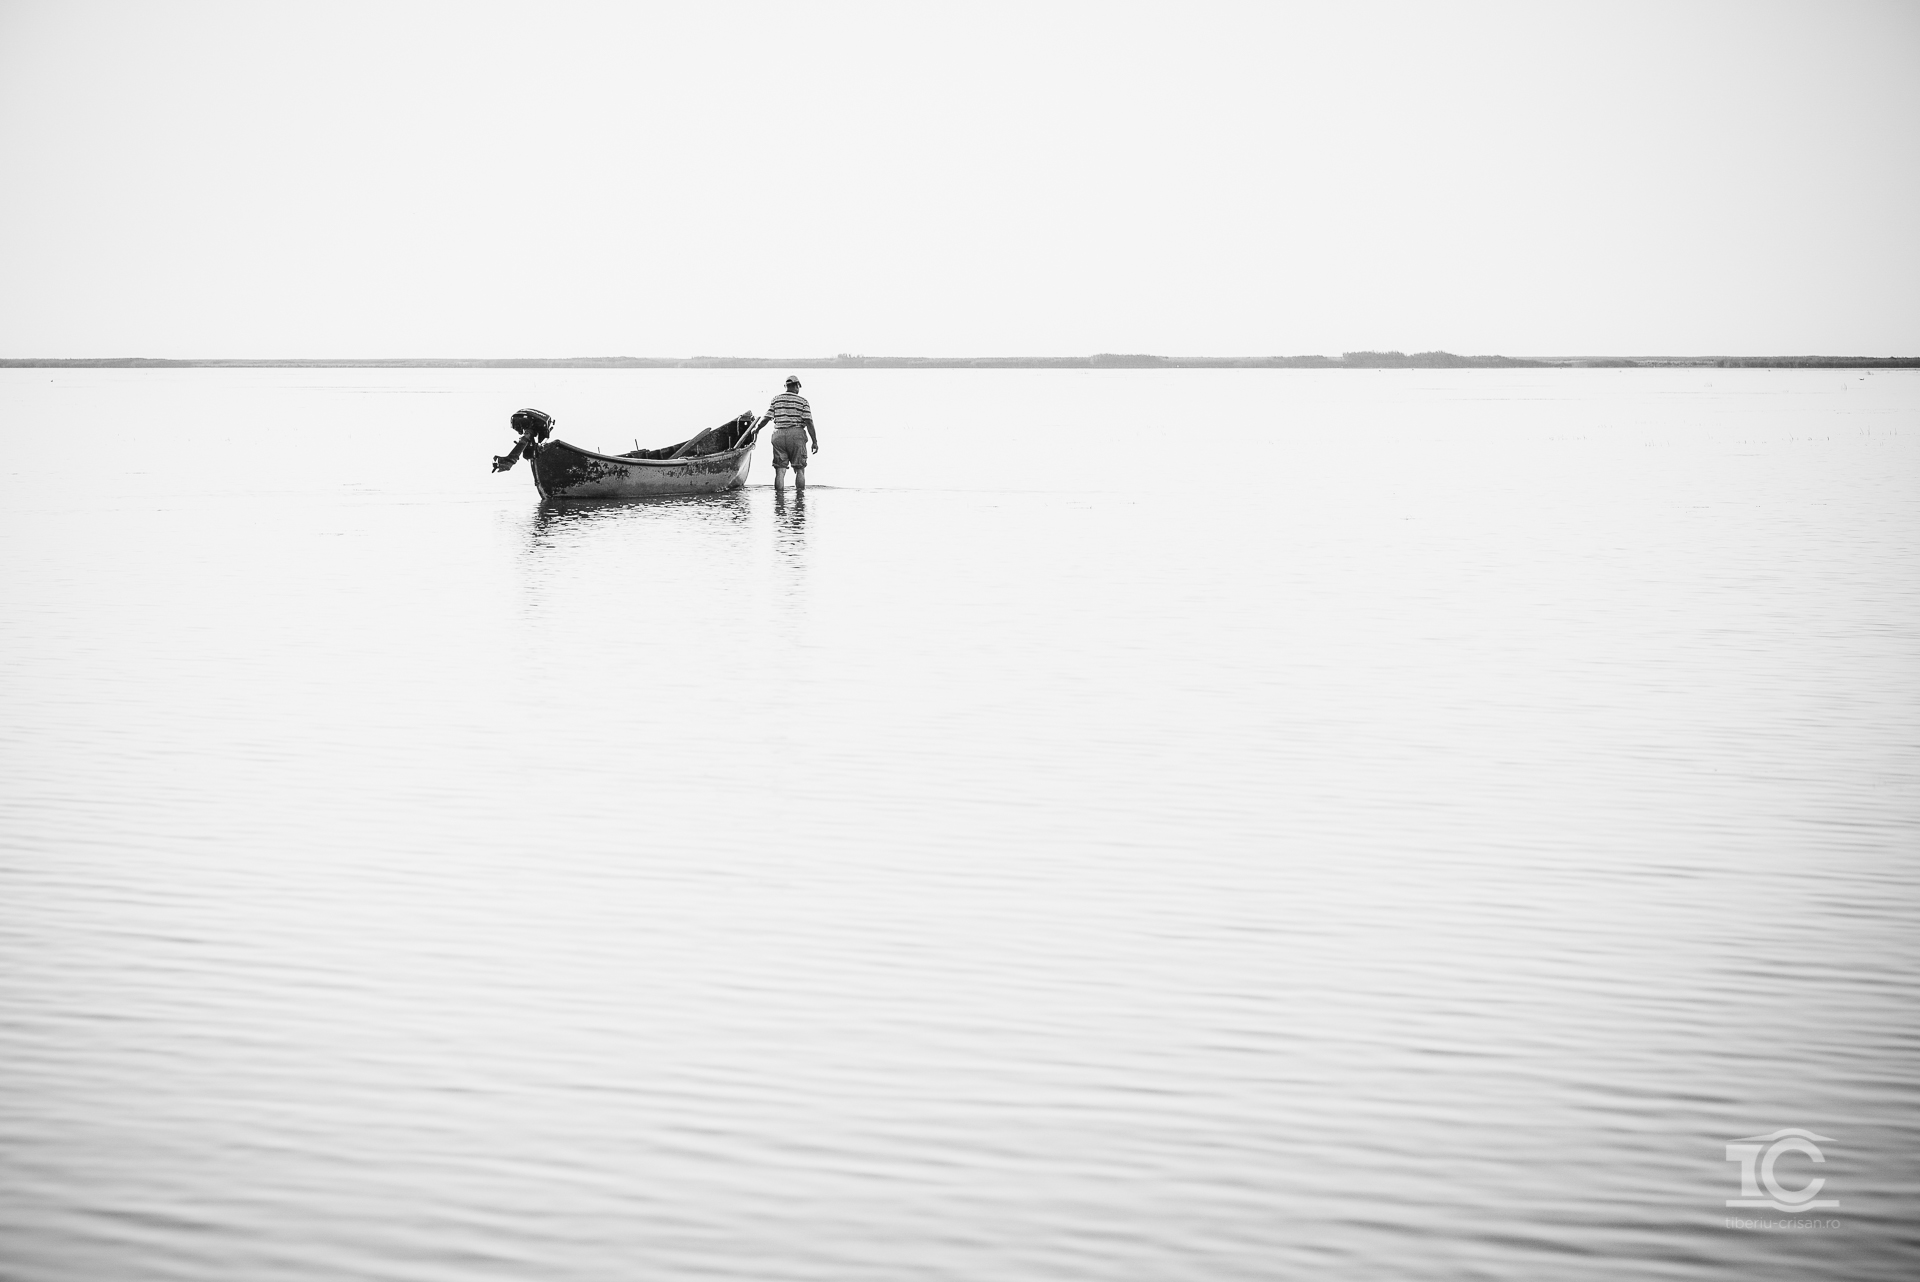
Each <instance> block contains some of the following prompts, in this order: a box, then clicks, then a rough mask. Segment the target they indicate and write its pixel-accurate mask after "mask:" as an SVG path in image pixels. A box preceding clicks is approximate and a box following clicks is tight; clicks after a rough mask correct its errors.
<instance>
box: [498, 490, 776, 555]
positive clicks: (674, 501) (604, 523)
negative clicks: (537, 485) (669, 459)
mask: <svg viewBox="0 0 1920 1282" xmlns="http://www.w3.org/2000/svg"><path fill="white" fill-rule="evenodd" d="M750 519H751V509H750V506H749V503H748V499H747V492H746V491H745V490H729V491H728V492H727V493H725V494H688V495H680V496H675V497H666V498H643V499H541V500H540V501H539V502H538V503H536V504H535V505H534V506H533V508H532V509H531V510H530V511H529V513H528V518H527V527H526V550H527V552H528V553H529V554H530V555H534V556H539V555H542V554H544V553H546V552H549V551H551V550H553V549H555V548H558V547H560V546H562V545H564V544H566V543H569V542H571V541H573V540H574V539H576V538H579V537H582V536H585V535H587V534H590V533H593V532H594V531H596V530H604V529H607V528H609V527H616V526H617V527H620V528H622V530H623V531H625V530H628V529H630V527H631V526H632V524H633V523H635V522H644V523H656V522H668V523H671V524H673V525H675V526H678V527H681V528H685V527H686V526H688V525H708V526H716V527H723V528H736V527H738V528H744V527H745V526H746V524H747V522H748V521H749V520H750Z"/></svg>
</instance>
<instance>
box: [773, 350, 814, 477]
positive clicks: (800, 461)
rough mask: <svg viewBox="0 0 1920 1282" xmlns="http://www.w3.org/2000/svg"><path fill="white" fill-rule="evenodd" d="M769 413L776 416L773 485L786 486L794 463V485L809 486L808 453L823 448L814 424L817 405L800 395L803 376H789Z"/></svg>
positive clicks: (774, 424)
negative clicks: (789, 469) (811, 403)
mask: <svg viewBox="0 0 1920 1282" xmlns="http://www.w3.org/2000/svg"><path fill="white" fill-rule="evenodd" d="M767 415H768V417H770V418H771V419H773V488H774V489H776V490H778V489H782V488H784V487H785V486H786V484H787V469H788V468H789V467H791V468H792V469H793V487H794V489H796V490H804V489H806V488H807V455H808V454H818V453H819V452H820V433H819V432H817V431H815V430H814V427H813V407H812V406H811V405H808V404H807V398H806V397H804V396H802V395H800V380H799V379H797V378H794V377H792V376H791V375H789V376H788V378H787V390H786V391H784V392H782V393H780V395H778V396H776V397H774V398H773V404H771V405H769V406H768V407H767ZM809 443H810V444H811V445H812V449H808V445H809Z"/></svg>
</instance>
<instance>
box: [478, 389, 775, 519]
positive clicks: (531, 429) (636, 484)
mask: <svg viewBox="0 0 1920 1282" xmlns="http://www.w3.org/2000/svg"><path fill="white" fill-rule="evenodd" d="M765 425H766V420H765V419H764V418H762V419H760V420H758V421H757V422H756V421H755V419H754V416H753V415H752V414H751V413H746V414H742V415H740V416H739V417H738V418H732V419H728V420H727V421H726V422H725V423H722V424H721V425H720V426H719V427H714V428H709V429H707V430H706V431H704V432H701V433H700V434H699V435H697V436H694V437H691V438H689V439H688V440H684V441H681V442H680V443H679V444H677V445H666V446H662V447H661V448H659V449H657V450H634V451H633V452H632V453H629V454H600V453H596V452H595V451H593V450H583V449H581V448H580V447H579V446H578V445H569V444H568V443H567V442H565V441H561V440H548V439H547V438H548V437H549V436H550V435H551V434H552V432H553V426H554V422H553V418H552V416H550V415H548V414H545V413H543V412H541V411H540V410H521V411H519V412H518V413H516V414H515V415H514V416H513V427H514V430H515V431H517V432H519V434H520V439H519V440H518V441H516V442H515V443H514V447H513V449H512V450H511V451H510V452H508V453H506V454H503V455H500V456H498V457H496V458H495V459H494V460H493V470H494V471H496V472H504V471H506V470H507V469H508V468H510V467H512V466H513V465H514V464H515V463H516V462H518V461H519V460H520V458H521V457H522V456H524V457H525V458H526V459H527V461H528V463H530V464H531V465H532V468H533V483H534V485H535V486H536V487H538V488H539V490H540V495H541V497H542V498H549V499H644V498H656V497H665V496H667V495H676V494H719V493H721V492H723V491H726V490H737V489H739V488H740V487H741V486H743V485H745V484H746V483H747V469H748V468H749V467H750V466H751V465H752V463H753V447H754V445H755V443H756V442H758V440H759V439H760V429H761V428H762V427H764V426H765Z"/></svg>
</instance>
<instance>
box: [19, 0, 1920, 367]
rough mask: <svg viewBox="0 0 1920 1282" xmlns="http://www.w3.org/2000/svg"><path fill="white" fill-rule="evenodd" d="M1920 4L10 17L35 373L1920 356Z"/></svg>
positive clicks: (180, 9) (481, 10)
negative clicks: (533, 359) (542, 361)
mask: <svg viewBox="0 0 1920 1282" xmlns="http://www.w3.org/2000/svg"><path fill="white" fill-rule="evenodd" d="M1917 138H1920V3H1914V2H1913V0H1891V2H1887V3H1845V2H1843V0H1811V2H1808V3H1800V4H1779V3H1766V2H1764V0H1741V2H1738V3H1704V2H1703V3H1685V2H1684V0H1682V2H1677V3H1676V2H1672V0H1669V2H1667V3H1658V4H1648V5H1636V4H1628V3H1620V0H1609V2H1608V3H1603V4H1577V3H1567V4H1556V3H1544V2H1536V3H1527V4H1514V5H1499V4H1454V5H1449V4H1444V3H1418V4H1406V5H1399V4H1372V5H1362V4H1331V3H1328V4H1282V3H1270V4H1236V3H1217V4H1215V3H1197V2H1195V0H1182V2H1180V3H1170V4H1124V3H1114V2H1112V0H1107V2H1105V3H1097V4H1075V3H1045V2H1044V0H1020V2H1019V3H1013V4H1006V5H999V4H990V3H980V2H979V0H969V2H968V3H965V4H953V5H945V6H941V5H930V4H913V3H887V4H872V5H867V4H855V3H832V4H814V5H810V4H804V3H791V2H788V3H777V4H727V3H691V2H689V3H681V4H675V5H671V6H666V5H659V6H654V5H646V4H606V5H568V4H560V3H552V2H551V0H546V2H542V3H538V4H527V5H495V4H486V3H477V2H475V0H462V2H461V3H451V4H445V5H439V4H407V3H398V2H396V0H382V2H381V3H377V4H369V5H358V4H351V3H340V2H338V0H328V2H326V3H311V4H304V5H302V4H288V3H262V2H260V0H247V2H245V3H234V4H220V3H204V4H203V3H166V4H161V3H87V2H86V0H0V173H4V175H5V187H6V198H5V199H4V201H0V355H5V356H78V355H151V356H251V357H269V356H333V357H343V356H416V355H418V356H432V355H448V356H451V355H461V356H508V355H524V356H567V355H621V354H624V355H662V356H672V355H683V356H684V355H696V354H715V355H719V354H739V355H768V356H799V355H816V354H819V355H831V354H833V353H836V352H858V353H864V354H870V355H875V354H1070V353H1090V352H1098V351H1113V352H1158V353H1168V354H1183V353H1184V354H1202V353H1220V354H1268V353H1278V354H1296V353H1315V352H1323V353H1338V352H1340V351H1344V350H1350V349H1355V348H1366V347H1381V348H1385V347H1397V348H1401V349H1403V350H1408V351H1413V350H1424V349H1428V348H1446V349H1449V350H1452V351H1456V352H1466V353H1483V352H1502V353H1507V354H1519V355H1548V354H1578V353H1614V354H1629V355H1630V354H1636V353H1676V354H1683V353H1714V352H1743V353H1798V352H1823V353H1846V354H1890V353H1900V354H1920V142H1916V139H1917Z"/></svg>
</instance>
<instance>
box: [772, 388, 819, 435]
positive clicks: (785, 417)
mask: <svg viewBox="0 0 1920 1282" xmlns="http://www.w3.org/2000/svg"><path fill="white" fill-rule="evenodd" d="M767 413H769V414H771V415H773V425H774V426H775V427H776V428H779V427H809V426H811V425H812V423H813V407H812V406H811V405H808V404H807V398H806V397H804V396H802V395H800V393H798V392H782V393H780V395H778V396H776V397H774V398H773V404H771V405H769V406H768V407H767Z"/></svg>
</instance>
